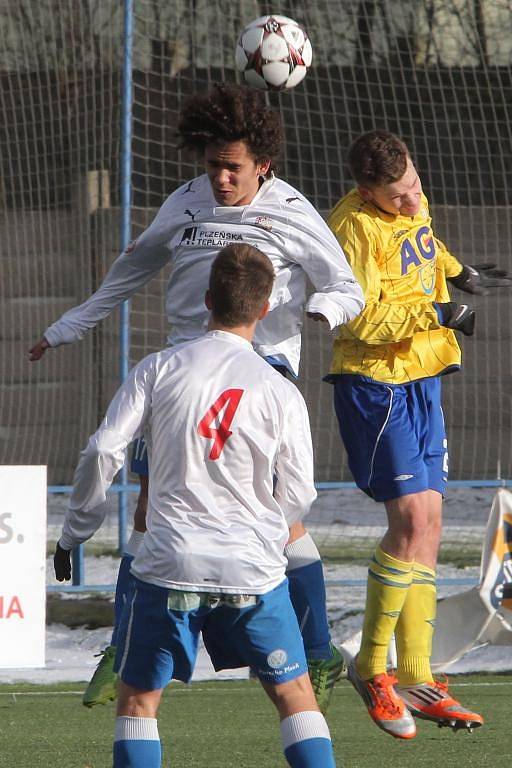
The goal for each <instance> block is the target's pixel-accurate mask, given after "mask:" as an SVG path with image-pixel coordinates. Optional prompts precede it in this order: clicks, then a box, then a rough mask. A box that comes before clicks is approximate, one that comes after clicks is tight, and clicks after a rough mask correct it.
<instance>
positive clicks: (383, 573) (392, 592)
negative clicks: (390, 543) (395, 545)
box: [357, 547, 414, 680]
mask: <svg viewBox="0 0 512 768" xmlns="http://www.w3.org/2000/svg"><path fill="white" fill-rule="evenodd" d="M413 565H414V563H412V562H405V561H403V560H397V558H396V557H392V556H391V555H388V554H386V552H383V551H382V549H381V548H380V547H377V550H376V551H375V555H374V556H373V558H372V561H371V563H370V566H369V568H368V588H367V593H366V608H365V614H364V624H363V637H362V640H361V649H360V651H359V654H358V657H357V669H358V672H359V674H360V675H361V677H362V678H363V679H364V680H369V679H370V678H372V677H375V675H379V674H381V673H382V672H386V659H387V655H388V646H389V643H390V641H391V638H392V636H393V632H394V631H395V626H396V623H397V621H398V618H399V616H400V614H401V612H402V608H403V606H404V603H405V599H406V597H407V593H408V592H409V588H410V586H411V582H412V573H413Z"/></svg>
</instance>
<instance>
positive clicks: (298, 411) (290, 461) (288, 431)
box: [274, 384, 316, 527]
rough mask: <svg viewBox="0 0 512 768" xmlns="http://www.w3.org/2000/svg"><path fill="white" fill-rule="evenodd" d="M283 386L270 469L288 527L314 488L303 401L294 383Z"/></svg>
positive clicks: (308, 503)
mask: <svg viewBox="0 0 512 768" xmlns="http://www.w3.org/2000/svg"><path fill="white" fill-rule="evenodd" d="M287 389H289V392H288V391H287V392H286V400H285V402H286V410H285V414H284V419H283V431H282V435H281V443H280V446H279V452H278V455H277V459H276V466H275V473H274V474H275V485H274V498H275V499H276V501H277V502H278V504H279V506H280V507H281V509H282V510H283V513H284V516H285V518H286V522H287V524H288V527H290V526H291V525H293V523H296V522H298V521H299V520H302V518H303V517H304V516H305V515H307V513H308V512H309V509H310V507H311V504H312V503H313V502H314V500H315V499H316V490H315V483H314V466H313V443H312V440H311V428H310V424H309V416H308V412H307V408H306V403H305V402H304V398H303V397H302V395H301V394H300V392H299V390H298V389H297V388H296V387H295V385H293V384H290V386H289V387H287Z"/></svg>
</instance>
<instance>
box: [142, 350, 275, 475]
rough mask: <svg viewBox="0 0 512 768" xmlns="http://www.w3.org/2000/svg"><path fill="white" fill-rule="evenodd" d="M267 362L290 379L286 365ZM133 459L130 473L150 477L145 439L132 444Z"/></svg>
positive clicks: (272, 361) (271, 360) (269, 358)
mask: <svg viewBox="0 0 512 768" xmlns="http://www.w3.org/2000/svg"><path fill="white" fill-rule="evenodd" d="M265 360H266V361H267V362H268V363H269V365H271V366H272V368H274V370H276V371H277V372H278V373H280V374H281V375H282V376H284V377H285V378H287V377H288V373H289V371H288V368H287V367H286V366H285V365H282V364H281V363H279V362H278V361H277V360H274V359H273V358H271V357H266V358H265ZM132 446H133V447H132V458H131V462H130V472H133V473H134V474H136V475H143V476H144V477H147V476H148V475H149V466H148V451H147V448H146V443H145V441H144V438H143V437H139V438H137V440H134V441H133V444H132Z"/></svg>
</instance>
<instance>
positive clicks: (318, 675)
mask: <svg viewBox="0 0 512 768" xmlns="http://www.w3.org/2000/svg"><path fill="white" fill-rule="evenodd" d="M330 648H331V658H330V659H310V660H308V672H309V679H310V680H311V685H312V686H313V691H314V694H315V698H316V702H317V704H318V706H319V708H320V712H321V713H322V714H323V715H325V713H326V712H327V708H328V706H329V704H330V702H331V698H332V692H333V690H334V684H335V683H336V681H337V680H339V679H340V678H342V677H343V676H344V673H346V667H345V660H344V659H343V656H342V655H341V653H340V652H339V651H338V649H337V648H336V646H335V645H333V644H332V643H331V644H330Z"/></svg>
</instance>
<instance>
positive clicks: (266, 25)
mask: <svg viewBox="0 0 512 768" xmlns="http://www.w3.org/2000/svg"><path fill="white" fill-rule="evenodd" d="M312 58H313V50H312V48H311V43H310V41H309V38H308V36H307V34H306V31H305V29H304V28H303V27H301V26H300V24H297V22H296V21H294V20H293V19H289V18H288V17H287V16H261V17H260V18H259V19H256V20H255V21H252V22H251V23H250V24H248V25H247V26H246V27H245V29H244V30H243V32H242V33H241V35H240V37H239V38H238V43H237V46H236V53H235V63H236V67H237V69H238V70H239V71H240V72H243V76H244V79H245V82H246V83H247V85H250V86H252V87H253V88H261V89H263V90H272V91H281V90H284V89H285V88H295V86H296V85H297V84H298V83H300V82H301V80H303V79H304V77H305V76H306V72H307V71H308V67H310V66H311V60H312Z"/></svg>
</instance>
